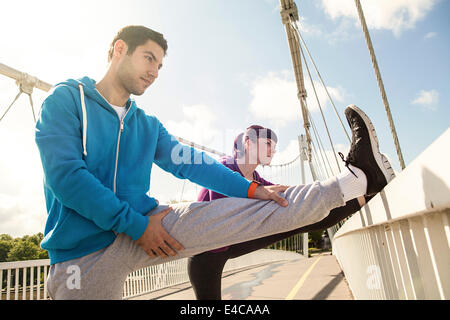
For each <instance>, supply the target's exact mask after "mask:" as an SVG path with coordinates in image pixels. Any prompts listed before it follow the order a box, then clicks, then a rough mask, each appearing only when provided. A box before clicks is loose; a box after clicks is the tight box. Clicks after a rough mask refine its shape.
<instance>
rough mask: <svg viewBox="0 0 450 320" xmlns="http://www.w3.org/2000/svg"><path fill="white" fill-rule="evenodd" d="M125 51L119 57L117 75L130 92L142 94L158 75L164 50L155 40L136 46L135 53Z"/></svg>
mask: <svg viewBox="0 0 450 320" xmlns="http://www.w3.org/2000/svg"><path fill="white" fill-rule="evenodd" d="M125 52H126V50H124V53H123V54H122V55H121V56H120V58H119V59H118V66H117V76H118V79H119V81H120V83H121V85H122V86H123V87H124V88H125V90H127V91H128V92H129V93H130V94H134V95H137V96H140V95H142V94H143V93H144V92H145V90H146V89H147V88H148V87H149V86H150V85H151V84H152V83H153V81H155V79H156V78H157V77H158V72H159V69H161V67H162V60H163V58H164V50H163V49H162V48H161V47H160V46H159V45H158V44H157V43H156V42H154V41H152V40H148V41H147V42H146V43H145V44H143V45H141V46H138V47H136V49H135V51H134V52H133V54H131V55H128V54H126V53H125Z"/></svg>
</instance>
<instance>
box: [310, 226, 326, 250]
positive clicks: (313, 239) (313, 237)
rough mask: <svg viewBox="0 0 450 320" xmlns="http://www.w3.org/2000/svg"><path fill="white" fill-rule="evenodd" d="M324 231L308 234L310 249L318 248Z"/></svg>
mask: <svg viewBox="0 0 450 320" xmlns="http://www.w3.org/2000/svg"><path fill="white" fill-rule="evenodd" d="M322 234H323V230H320V231H313V232H308V243H309V246H310V247H317V246H318V245H319V241H320V240H321V239H322Z"/></svg>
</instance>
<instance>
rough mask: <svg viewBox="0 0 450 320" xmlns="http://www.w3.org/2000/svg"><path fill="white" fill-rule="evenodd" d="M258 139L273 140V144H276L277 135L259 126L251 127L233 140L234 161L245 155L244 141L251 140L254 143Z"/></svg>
mask: <svg viewBox="0 0 450 320" xmlns="http://www.w3.org/2000/svg"><path fill="white" fill-rule="evenodd" d="M258 138H267V139H271V140H273V141H274V142H275V143H277V142H278V138H277V135H276V134H275V132H273V131H272V130H271V129H269V128H264V127H263V126H259V125H252V126H250V127H248V128H247V130H245V132H242V133H240V134H239V135H238V136H237V137H236V138H235V139H234V146H233V157H234V158H235V159H237V158H241V157H243V156H244V155H245V147H244V144H245V141H247V140H251V141H252V142H256V140H257V139H258Z"/></svg>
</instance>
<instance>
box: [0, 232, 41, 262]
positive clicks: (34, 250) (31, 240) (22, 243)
mask: <svg viewBox="0 0 450 320" xmlns="http://www.w3.org/2000/svg"><path fill="white" fill-rule="evenodd" d="M43 238H44V235H43V234H42V233H41V232H39V233H37V234H34V235H32V236H29V235H26V236H23V237H21V238H15V239H14V238H13V237H11V236H10V235H9V234H1V235H0V262H5V261H21V260H35V259H48V252H47V251H46V250H43V249H41V247H40V243H41V241H42V239H43Z"/></svg>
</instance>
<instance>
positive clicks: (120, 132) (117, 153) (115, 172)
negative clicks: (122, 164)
mask: <svg viewBox="0 0 450 320" xmlns="http://www.w3.org/2000/svg"><path fill="white" fill-rule="evenodd" d="M128 111H130V108H128V110H127V112H125V115H124V116H123V117H122V119H120V118H119V115H118V114H117V113H116V115H117V118H118V119H119V121H120V128H119V134H118V137H117V148H116V150H117V151H116V164H115V167H114V185H113V192H114V193H116V190H117V186H116V183H117V165H118V163H119V148H120V136H121V135H122V132H123V129H124V125H123V120H124V119H125V117H126V116H127V113H128Z"/></svg>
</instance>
